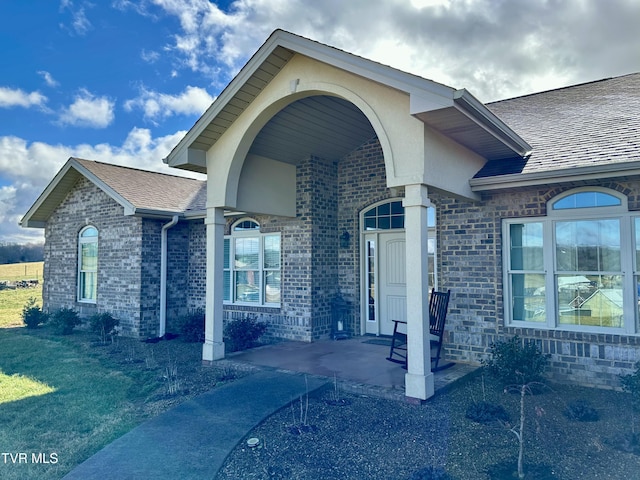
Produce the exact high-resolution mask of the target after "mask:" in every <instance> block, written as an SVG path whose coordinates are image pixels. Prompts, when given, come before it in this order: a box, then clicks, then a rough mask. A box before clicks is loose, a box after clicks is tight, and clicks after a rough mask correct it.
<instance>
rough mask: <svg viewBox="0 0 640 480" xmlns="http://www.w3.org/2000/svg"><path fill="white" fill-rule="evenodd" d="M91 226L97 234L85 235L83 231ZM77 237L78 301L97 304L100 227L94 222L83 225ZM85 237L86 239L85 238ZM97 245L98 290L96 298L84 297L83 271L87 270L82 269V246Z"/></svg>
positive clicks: (96, 294) (96, 293) (97, 269)
mask: <svg viewBox="0 0 640 480" xmlns="http://www.w3.org/2000/svg"><path fill="white" fill-rule="evenodd" d="M90 228H93V229H94V230H95V231H96V233H97V235H96V236H95V237H83V236H82V233H83V232H85V231H87V230H89V229H90ZM76 238H77V241H78V248H77V252H78V260H77V264H76V270H77V275H76V301H77V302H78V303H89V304H96V303H97V302H98V273H99V268H98V266H99V265H98V263H99V262H98V260H99V257H100V254H99V252H100V251H99V240H100V230H98V227H96V226H95V225H93V224H89V225H85V226H84V227H82V228H81V229H80V231H78V233H77V234H76ZM83 239H84V240H83ZM94 243H95V245H96V272H95V273H96V286H95V288H96V290H95V298H84V297H82V279H81V277H82V273H83V271H85V270H82V246H83V245H85V244H94Z"/></svg>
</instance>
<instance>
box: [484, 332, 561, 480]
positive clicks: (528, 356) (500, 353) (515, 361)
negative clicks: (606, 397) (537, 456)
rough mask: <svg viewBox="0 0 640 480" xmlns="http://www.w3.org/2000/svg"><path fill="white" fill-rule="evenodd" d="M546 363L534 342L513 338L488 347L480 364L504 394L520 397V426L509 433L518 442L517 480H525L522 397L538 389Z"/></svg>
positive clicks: (523, 404)
mask: <svg viewBox="0 0 640 480" xmlns="http://www.w3.org/2000/svg"><path fill="white" fill-rule="evenodd" d="M548 361H549V355H543V354H542V352H541V351H540V349H539V348H538V346H537V345H536V344H535V343H534V342H527V341H524V342H523V341H521V340H520V338H518V336H517V335H516V336H515V337H513V338H511V339H510V340H506V341H503V342H497V343H494V344H493V345H491V358H489V359H488V360H483V361H482V364H483V365H484V366H485V367H486V368H487V370H488V371H489V373H491V374H492V375H494V376H495V377H496V378H497V379H498V380H500V381H501V382H502V383H504V385H505V391H510V392H514V393H515V392H518V393H519V394H520V422H519V423H517V424H516V425H515V426H513V427H512V428H510V429H509V431H510V432H511V433H513V434H514V435H515V436H516V438H517V439H518V444H519V448H518V461H517V466H518V478H525V473H524V444H525V441H524V440H525V428H524V426H525V420H526V415H525V412H526V410H525V397H526V395H527V394H533V393H535V392H534V390H533V387H536V386H539V385H541V384H540V381H541V380H542V374H543V372H544V369H545V367H546V366H547V363H548Z"/></svg>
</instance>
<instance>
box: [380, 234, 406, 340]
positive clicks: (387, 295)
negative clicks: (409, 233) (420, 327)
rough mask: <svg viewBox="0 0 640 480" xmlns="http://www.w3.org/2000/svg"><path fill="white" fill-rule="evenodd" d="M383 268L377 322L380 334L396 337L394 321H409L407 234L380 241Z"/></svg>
mask: <svg viewBox="0 0 640 480" xmlns="http://www.w3.org/2000/svg"><path fill="white" fill-rule="evenodd" d="M378 241H379V246H380V248H379V249H378V253H379V258H378V262H379V263H378V264H379V265H380V277H379V285H380V287H379V289H378V300H379V305H378V316H379V319H378V321H379V322H380V324H379V328H380V334H381V335H391V334H393V325H394V323H393V320H402V321H406V320H407V276H406V253H405V235H404V232H396V233H381V234H379V237H378Z"/></svg>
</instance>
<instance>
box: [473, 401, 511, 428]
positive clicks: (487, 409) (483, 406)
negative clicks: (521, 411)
mask: <svg viewBox="0 0 640 480" xmlns="http://www.w3.org/2000/svg"><path fill="white" fill-rule="evenodd" d="M465 417H466V418H468V419H469V420H473V421H474V422H478V423H484V424H487V423H493V422H505V423H507V422H509V421H510V420H511V418H510V417H509V414H508V413H507V411H506V410H505V409H504V408H503V407H502V405H496V404H494V403H489V402H474V403H472V404H471V405H469V407H468V408H467V412H466V413H465Z"/></svg>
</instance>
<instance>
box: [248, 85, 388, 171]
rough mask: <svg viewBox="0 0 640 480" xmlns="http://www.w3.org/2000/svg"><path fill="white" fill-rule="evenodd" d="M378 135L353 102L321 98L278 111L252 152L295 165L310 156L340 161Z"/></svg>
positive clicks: (305, 99)
mask: <svg viewBox="0 0 640 480" xmlns="http://www.w3.org/2000/svg"><path fill="white" fill-rule="evenodd" d="M375 134H376V133H375V130H374V129H373V127H372V126H371V124H370V123H369V120H367V118H366V117H365V116H364V114H363V113H362V112H361V111H360V110H359V109H358V108H357V107H355V106H354V105H353V104H352V103H350V102H347V101H346V100H343V99H340V98H337V97H331V96H327V95H318V96H313V97H306V98H304V99H302V100H298V101H296V102H294V103H292V104H290V105H288V106H287V107H285V108H283V109H282V110H281V111H280V112H278V113H277V114H276V115H275V116H274V117H273V118H271V120H269V122H268V123H267V124H266V125H265V126H264V127H263V128H262V130H261V131H260V133H259V134H258V135H257V136H256V138H255V140H254V142H253V144H252V146H251V149H250V151H249V153H252V154H255V155H260V156H263V157H267V158H273V159H274V160H279V161H282V162H286V163H289V164H293V165H295V164H297V163H298V162H299V161H301V160H303V159H305V158H308V157H309V156H310V155H314V156H318V157H320V158H323V159H325V160H338V159H340V158H342V157H344V156H345V155H347V154H348V153H350V152H352V151H353V150H355V149H356V148H357V147H359V146H360V145H362V144H363V143H365V142H367V141H368V140H370V139H371V138H373V137H374V136H375Z"/></svg>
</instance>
